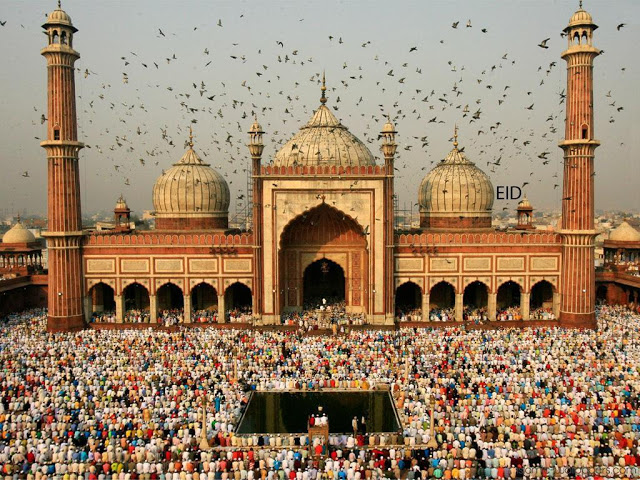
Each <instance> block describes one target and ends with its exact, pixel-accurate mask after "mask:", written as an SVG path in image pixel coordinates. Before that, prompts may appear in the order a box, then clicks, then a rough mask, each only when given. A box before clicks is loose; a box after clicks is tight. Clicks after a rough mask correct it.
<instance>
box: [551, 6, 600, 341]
mask: <svg viewBox="0 0 640 480" xmlns="http://www.w3.org/2000/svg"><path fill="white" fill-rule="evenodd" d="M596 28H598V26H597V25H595V24H594V23H593V21H592V19H591V15H589V14H588V13H587V12H586V11H584V10H583V9H582V1H580V8H579V10H578V11H577V12H576V13H574V14H573V16H572V17H571V20H570V21H569V25H568V26H567V27H566V28H565V29H564V32H565V34H566V37H567V39H568V41H569V47H568V48H567V50H565V51H564V52H563V53H562V58H563V59H564V60H566V62H567V96H566V104H567V116H566V120H565V139H564V141H562V142H560V148H562V150H563V151H564V174H563V186H562V227H561V231H560V233H561V235H562V279H561V288H560V290H561V297H562V299H561V305H560V321H561V324H562V325H563V326H567V327H587V328H596V327H597V325H596V318H595V268H594V239H595V236H596V232H595V230H594V188H593V185H594V178H593V176H594V169H593V160H594V156H595V150H596V147H597V146H598V145H600V142H599V141H597V140H594V128H593V60H594V59H595V58H596V57H597V56H598V55H599V54H600V50H598V49H597V48H595V47H594V46H593V31H594V30H595V29H596Z"/></svg>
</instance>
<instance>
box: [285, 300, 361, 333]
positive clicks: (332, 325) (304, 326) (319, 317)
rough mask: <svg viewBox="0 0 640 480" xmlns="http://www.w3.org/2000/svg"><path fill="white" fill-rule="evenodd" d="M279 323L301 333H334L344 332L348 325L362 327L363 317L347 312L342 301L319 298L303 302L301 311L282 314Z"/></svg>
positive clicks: (359, 314) (345, 305)
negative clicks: (293, 327)
mask: <svg viewBox="0 0 640 480" xmlns="http://www.w3.org/2000/svg"><path fill="white" fill-rule="evenodd" d="M280 321H281V323H282V324H283V325H288V326H295V327H298V329H300V330H302V331H310V330H333V331H334V333H336V332H337V331H338V330H340V331H342V332H344V331H345V328H344V327H346V326H348V325H364V323H365V315H364V314H362V313H355V312H347V304H346V302H345V301H344V300H340V299H338V298H333V297H320V298H317V299H313V300H309V301H307V302H305V304H304V306H303V307H302V310H299V311H290V312H285V313H282V314H281V315H280Z"/></svg>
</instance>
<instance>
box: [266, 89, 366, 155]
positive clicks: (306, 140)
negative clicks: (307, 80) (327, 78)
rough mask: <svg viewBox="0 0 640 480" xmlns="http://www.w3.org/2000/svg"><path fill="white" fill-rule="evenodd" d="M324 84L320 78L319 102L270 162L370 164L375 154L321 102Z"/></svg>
mask: <svg viewBox="0 0 640 480" xmlns="http://www.w3.org/2000/svg"><path fill="white" fill-rule="evenodd" d="M325 90H326V87H325V83H324V78H323V80H322V97H321V98H320V102H321V105H320V107H319V108H318V109H317V110H316V111H315V113H314V114H313V117H311V120H309V122H308V123H307V124H306V125H304V126H303V127H300V131H299V132H298V133H296V134H295V135H294V136H293V137H292V138H291V139H290V140H289V141H288V142H287V143H285V144H284V146H283V147H282V148H281V149H280V151H278V153H276V155H275V157H274V158H273V165H274V166H279V167H289V166H317V165H331V166H341V167H347V166H353V167H356V166H358V167H359V166H370V165H375V164H376V161H375V157H374V156H373V154H372V153H371V151H370V150H369V149H368V148H367V146H366V145H365V144H364V143H362V142H361V141H360V140H358V139H357V138H356V137H355V136H354V135H353V134H352V133H351V132H350V131H349V130H348V129H347V127H345V126H344V125H342V124H341V123H340V121H339V120H338V119H337V118H336V117H335V116H334V115H333V113H331V110H329V108H328V107H327V106H326V105H325V103H326V101H327V99H326V97H325V94H324V92H325Z"/></svg>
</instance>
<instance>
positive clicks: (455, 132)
mask: <svg viewBox="0 0 640 480" xmlns="http://www.w3.org/2000/svg"><path fill="white" fill-rule="evenodd" d="M453 148H458V124H457V123H456V124H455V125H454V127H453Z"/></svg>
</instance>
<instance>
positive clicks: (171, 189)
mask: <svg viewBox="0 0 640 480" xmlns="http://www.w3.org/2000/svg"><path fill="white" fill-rule="evenodd" d="M230 200H231V197H230V193H229V186H228V185H227V182H226V181H225V179H224V178H223V177H222V175H220V174H219V173H218V172H217V171H215V170H214V169H213V168H211V167H210V166H209V164H208V163H204V162H203V161H202V160H201V159H200V157H199V156H198V154H197V153H196V152H195V151H194V150H193V148H192V147H190V148H189V149H188V150H187V151H186V152H185V154H184V155H183V157H182V158H181V159H180V161H179V162H178V163H175V164H174V165H173V167H171V168H170V169H169V170H167V171H166V172H164V173H163V174H162V176H161V177H160V178H158V180H156V183H155V185H154V186H153V207H154V209H155V212H156V223H158V220H162V219H163V218H180V217H181V218H187V217H188V218H207V217H209V218H225V219H226V218H227V217H228V212H229V203H230Z"/></svg>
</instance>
